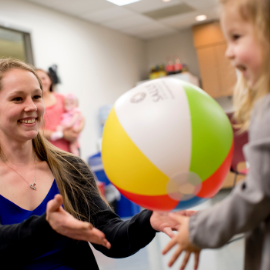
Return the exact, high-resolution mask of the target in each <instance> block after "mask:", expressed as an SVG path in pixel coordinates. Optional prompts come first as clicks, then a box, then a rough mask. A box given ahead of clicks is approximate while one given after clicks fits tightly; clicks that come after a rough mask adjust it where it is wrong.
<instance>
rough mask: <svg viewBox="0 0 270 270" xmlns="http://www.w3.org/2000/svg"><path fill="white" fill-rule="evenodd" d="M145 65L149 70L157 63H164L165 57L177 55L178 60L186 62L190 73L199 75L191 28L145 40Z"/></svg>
mask: <svg viewBox="0 0 270 270" xmlns="http://www.w3.org/2000/svg"><path fill="white" fill-rule="evenodd" d="M146 50H147V67H148V69H149V70H150V68H151V67H152V66H155V65H157V64H159V63H166V58H167V57H168V56H170V57H171V58H172V57H174V56H175V55H178V56H179V58H180V61H181V62H182V63H184V64H187V65H188V67H189V70H190V73H192V74H193V75H195V76H197V77H200V70H199V63H198V59H197V54H196V49H195V47H194V45H193V34H192V29H191V28H188V29H185V30H182V31H180V32H178V33H177V34H173V35H169V36H165V37H162V38H157V39H153V40H150V41H147V42H146Z"/></svg>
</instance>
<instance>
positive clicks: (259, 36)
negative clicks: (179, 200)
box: [163, 0, 270, 270]
mask: <svg viewBox="0 0 270 270" xmlns="http://www.w3.org/2000/svg"><path fill="white" fill-rule="evenodd" d="M221 3H222V16H221V22H222V27H223V32H224V35H225V38H226V41H227V44H228V47H227V51H226V57H227V58H228V59H229V60H230V61H231V63H232V65H233V66H234V67H235V68H236V69H238V70H239V71H240V72H241V76H240V79H239V81H238V82H237V85H236V88H235V92H234V103H235V119H236V120H237V122H238V123H239V124H240V125H241V126H242V130H247V129H249V143H248V144H247V145H246V146H245V147H244V153H245V157H246V160H247V161H248V162H249V164H250V167H249V172H248V175H247V178H246V179H245V181H241V182H239V183H238V185H237V186H236V187H235V188H234V189H233V191H232V192H231V194H230V195H229V196H228V197H227V198H226V199H225V200H223V201H222V202H220V203H218V204H216V205H215V206H213V207H211V208H209V209H207V210H204V211H199V212H197V213H196V214H195V215H192V216H191V217H180V216H179V217H177V216H175V215H173V214H172V219H173V220H174V221H177V222H178V223H179V225H180V228H179V231H178V234H177V235H176V236H175V237H174V238H173V239H172V240H171V241H170V242H169V244H168V245H167V246H166V247H165V249H164V250H163V254H166V253H167V252H168V251H169V250H170V249H171V248H172V247H173V246H175V245H177V249H176V251H175V253H174V255H173V256H172V258H171V260H170V262H169V266H172V265H173V264H174V262H175V261H176V259H177V258H178V257H179V255H180V254H181V253H182V252H183V251H189V252H194V253H195V254H198V253H199V252H200V250H201V249H203V248H219V247H221V246H223V245H225V244H226V243H227V242H228V241H229V240H230V239H231V238H232V237H233V236H234V235H235V234H238V233H245V240H246V244H245V262H244V269H245V270H269V269H270V256H269V254H270V125H269V123H270V60H269V59H270V53H269V50H270V49H269V47H270V0H221ZM188 258H189V257H188V256H186V257H185V258H184V261H183V263H182V267H181V270H182V269H184V268H185V265H186V263H187V261H188Z"/></svg>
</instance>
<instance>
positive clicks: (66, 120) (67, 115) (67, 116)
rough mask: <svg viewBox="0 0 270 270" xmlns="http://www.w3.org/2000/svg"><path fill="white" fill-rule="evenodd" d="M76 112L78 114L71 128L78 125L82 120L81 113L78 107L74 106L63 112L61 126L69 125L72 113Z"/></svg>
mask: <svg viewBox="0 0 270 270" xmlns="http://www.w3.org/2000/svg"><path fill="white" fill-rule="evenodd" d="M76 113H78V114H79V117H78V119H77V121H76V122H75V124H74V125H73V126H72V127H73V128H77V127H79V126H80V123H81V121H82V113H81V111H80V109H78V108H74V109H72V110H70V111H68V112H65V113H63V115H62V120H61V123H60V125H63V126H67V125H69V124H70V122H71V121H72V119H73V116H74V114H76Z"/></svg>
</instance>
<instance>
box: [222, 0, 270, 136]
mask: <svg viewBox="0 0 270 270" xmlns="http://www.w3.org/2000/svg"><path fill="white" fill-rule="evenodd" d="M220 2H221V4H223V5H226V4H231V3H232V2H233V4H237V5H238V9H239V14H240V16H241V17H242V19H243V20H245V21H249V22H251V23H252V24H253V25H254V27H255V28H256V31H255V33H256V37H257V38H258V41H259V43H260V45H261V50H262V52H263V58H264V61H265V63H264V71H263V73H262V75H261V77H260V78H259V80H258V81H257V83H256V85H255V86H254V87H252V88H251V87H248V85H247V83H246V81H245V79H244V78H243V76H242V75H241V76H240V77H239V79H238V81H237V84H236V86H235V89H234V108H235V113H234V117H235V119H236V121H237V122H238V123H239V124H240V126H241V129H242V130H243V131H244V130H247V129H248V127H249V124H250V114H251V111H252V109H253V107H254V104H255V102H256V101H257V100H258V99H259V98H261V97H262V96H264V95H266V94H267V93H269V92H270V74H269V73H270V61H269V56H270V55H269V44H270V0H220Z"/></svg>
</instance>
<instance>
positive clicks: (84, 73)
mask: <svg viewBox="0 0 270 270" xmlns="http://www.w3.org/2000/svg"><path fill="white" fill-rule="evenodd" d="M0 6H1V9H0V22H1V23H2V24H5V25H9V26H10V27H14V26H15V28H22V29H27V30H28V31H30V32H31V37H32V45H33V51H34V59H35V65H36V66H37V67H39V68H43V69H47V68H48V67H49V66H50V65H52V64H57V65H58V68H59V75H60V77H61V80H62V84H61V85H60V87H59V88H58V91H60V92H61V93H69V92H74V93H76V95H77V96H78V98H79V102H80V109H81V110H82V112H83V114H84V116H85V118H86V127H85V129H84V131H83V133H82V135H81V138H80V143H81V150H82V157H83V158H84V159H86V158H87V157H88V156H89V155H91V154H93V153H95V152H96V150H97V140H98V137H99V128H98V120H97V116H98V108H99V107H100V106H102V105H104V104H108V103H113V102H114V101H115V100H116V99H117V98H118V97H119V96H120V95H121V94H122V93H124V92H125V91H127V90H129V89H130V88H132V87H134V85H135V83H136V82H137V81H139V80H141V79H143V78H145V77H144V75H145V67H146V49H145V42H143V41H141V40H138V39H135V38H132V37H129V36H126V35H124V34H121V33H117V32H115V31H113V30H110V29H106V28H103V27H100V26H97V25H94V24H91V23H89V22H86V21H83V20H80V19H77V18H75V17H71V16H69V15H65V14H62V13H59V12H56V11H53V10H50V9H47V8H44V7H41V6H38V5H35V4H32V3H29V2H24V1H16V0H0Z"/></svg>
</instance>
